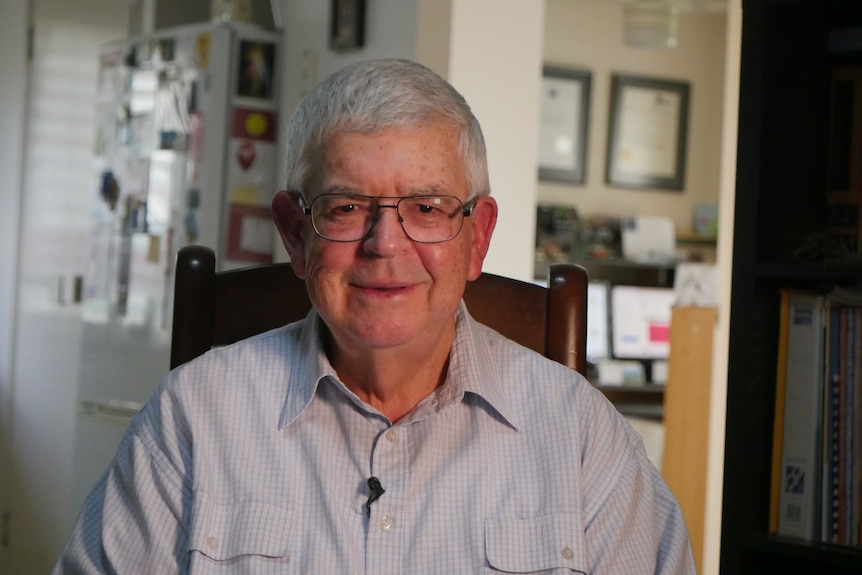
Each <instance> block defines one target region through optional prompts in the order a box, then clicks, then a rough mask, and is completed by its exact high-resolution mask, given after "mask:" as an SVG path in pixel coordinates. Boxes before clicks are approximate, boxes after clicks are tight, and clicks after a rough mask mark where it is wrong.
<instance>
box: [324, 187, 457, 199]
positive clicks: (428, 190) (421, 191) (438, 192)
mask: <svg viewBox="0 0 862 575" xmlns="http://www.w3.org/2000/svg"><path fill="white" fill-rule="evenodd" d="M406 192H407V193H405V194H404V196H400V197H410V196H452V195H454V194H452V193H451V192H449V191H447V190H444V189H443V188H441V187H440V186H438V185H437V184H431V185H430V186H426V187H415V188H409V189H408V190H406ZM323 193H324V194H343V195H345V196H367V197H372V198H373V197H385V198H396V197H399V196H388V195H387V196H375V195H373V194H367V193H365V192H364V191H362V190H360V189H358V188H354V187H351V186H341V185H336V186H332V187H330V188H327V189H326V190H325V191H324V192H323Z"/></svg>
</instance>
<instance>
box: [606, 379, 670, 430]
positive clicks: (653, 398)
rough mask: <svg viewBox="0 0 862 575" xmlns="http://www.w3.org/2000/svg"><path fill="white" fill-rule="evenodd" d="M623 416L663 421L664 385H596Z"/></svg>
mask: <svg viewBox="0 0 862 575" xmlns="http://www.w3.org/2000/svg"><path fill="white" fill-rule="evenodd" d="M596 388H598V389H599V391H601V392H602V393H603V394H605V397H607V398H608V399H609V400H610V402H611V403H613V404H614V405H615V406H616V408H617V409H618V410H619V411H620V413H622V414H623V415H629V416H633V417H642V418H644V419H652V420H655V421H661V420H662V419H663V415H664V385H657V384H653V383H648V384H645V385H639V386H625V385H600V384H599V385H596Z"/></svg>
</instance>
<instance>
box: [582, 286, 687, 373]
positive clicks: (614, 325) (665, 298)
mask: <svg viewBox="0 0 862 575" xmlns="http://www.w3.org/2000/svg"><path fill="white" fill-rule="evenodd" d="M674 297H675V296H674V291H673V288H656V287H642V286H622V285H618V286H613V287H612V288H611V348H612V349H611V351H612V353H613V356H614V357H615V358H619V359H667V357H668V355H669V353H670V316H671V309H672V307H673V303H674ZM588 321H589V320H588ZM588 355H589V354H588Z"/></svg>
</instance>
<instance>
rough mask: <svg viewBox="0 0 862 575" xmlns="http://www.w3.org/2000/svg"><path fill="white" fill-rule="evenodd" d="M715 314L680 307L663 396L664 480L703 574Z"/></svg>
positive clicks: (710, 309)
mask: <svg viewBox="0 0 862 575" xmlns="http://www.w3.org/2000/svg"><path fill="white" fill-rule="evenodd" d="M717 315H718V314H717V312H716V309H715V308H713V307H675V308H674V309H673V313H672V317H671V324H670V358H669V359H668V377H667V385H666V388H665V393H664V450H663V454H664V455H663V461H662V469H661V472H662V475H663V476H664V479H665V481H666V482H667V485H668V487H670V490H671V492H672V493H673V494H674V495H675V496H676V498H677V501H679V505H680V507H682V512H683V515H685V522H686V525H687V526H688V532H689V535H690V536H691V546H692V550H693V552H694V561H695V565H696V566H697V570H698V573H700V572H701V570H702V566H703V536H704V516H705V513H706V483H707V477H706V472H707V450H706V446H707V445H708V444H709V438H708V436H709V410H710V396H711V392H712V343H713V332H714V330H715V322H716V319H717Z"/></svg>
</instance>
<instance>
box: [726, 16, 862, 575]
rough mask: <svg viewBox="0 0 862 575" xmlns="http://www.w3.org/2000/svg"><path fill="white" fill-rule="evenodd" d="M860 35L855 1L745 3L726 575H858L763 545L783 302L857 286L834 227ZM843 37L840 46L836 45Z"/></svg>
mask: <svg viewBox="0 0 862 575" xmlns="http://www.w3.org/2000/svg"><path fill="white" fill-rule="evenodd" d="M859 29H862V1H860V0H744V2H743V9H742V46H741V53H742V56H741V58H740V78H739V80H740V86H739V108H738V110H739V117H738V127H739V132H738V137H737V150H736V160H737V173H736V195H735V202H734V214H733V227H734V231H733V256H732V261H733V270H732V275H731V290H730V299H731V303H730V319H729V324H730V325H729V341H728V365H727V403H726V426H725V451H724V481H723V499H722V518H721V557H720V564H719V569H720V573H721V575H763V574H771V573H775V574H779V573H780V574H781V575H802V574H805V575H808V574H809V573H817V574H820V573H829V574H830V575H833V574H834V575H845V574H848V575H849V574H850V573H853V574H859V573H862V549H859V548H852V547H840V546H835V545H829V544H822V543H814V542H811V543H809V542H805V541H800V540H793V539H787V538H780V537H774V536H769V535H767V532H768V529H769V516H770V500H771V498H770V494H771V485H772V465H771V462H772V452H773V431H774V427H773V419H774V415H775V394H776V389H775V382H776V357H777V350H778V337H779V333H778V332H779V330H778V324H779V317H778V316H779V314H778V309H779V291H780V289H781V288H785V287H787V288H798V289H816V290H823V291H826V290H829V289H830V288H831V287H833V286H835V285H842V286H847V287H850V286H859V285H862V257H859V256H852V255H849V251H850V248H849V246H844V245H842V242H839V241H835V238H834V237H832V235H834V232H835V230H834V229H830V228H829V226H828V225H827V218H826V215H827V213H828V212H827V208H828V207H829V205H828V204H829V195H828V191H827V190H829V189H830V185H836V182H838V181H840V178H839V180H836V179H835V178H836V177H837V176H836V174H837V175H839V176H840V175H841V174H840V173H839V172H835V171H833V168H834V166H835V165H836V164H835V163H834V162H833V160H834V159H835V158H832V153H833V149H834V146H833V145H834V144H835V140H834V139H833V136H834V135H835V134H834V133H833V131H832V126H831V122H832V117H831V116H832V112H831V110H832V108H833V99H832V95H831V91H832V86H833V72H834V70H835V68H836V67H838V66H841V67H843V66H847V65H852V66H862V50H860V49H859V48H858V46H856V47H854V46H855V44H853V42H851V41H849V40H847V38H846V35H847V34H848V33H847V31H848V30H859ZM835 32H840V33H841V34H844V35H845V40H844V41H843V43H842V41H839V42H838V43H832V42H831V40H833V39H834V38H835V35H834V33H835ZM853 34H855V36H856V39H857V40H858V37H859V35H858V33H856V32H854V33H853ZM839 46H840V48H839ZM842 158H843V159H846V160H847V161H848V162H850V161H851V159H850V157H847V158H844V156H841V157H840V158H839V160H841V161H843V160H842ZM839 163H840V162H839ZM835 169H840V166H839V168H835ZM854 177H855V176H854ZM832 189H836V188H832ZM827 231H828V233H827ZM841 249H844V250H846V251H843V252H842V251H839V250H841ZM791 260H792V261H791ZM815 262H816V263H815Z"/></svg>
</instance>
